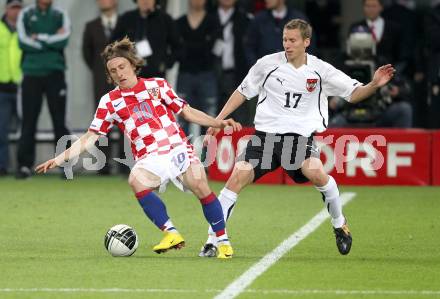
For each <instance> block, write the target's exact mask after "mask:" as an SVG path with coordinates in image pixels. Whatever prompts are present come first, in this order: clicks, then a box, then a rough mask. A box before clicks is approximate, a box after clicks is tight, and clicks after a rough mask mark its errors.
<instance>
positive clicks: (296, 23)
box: [284, 19, 312, 39]
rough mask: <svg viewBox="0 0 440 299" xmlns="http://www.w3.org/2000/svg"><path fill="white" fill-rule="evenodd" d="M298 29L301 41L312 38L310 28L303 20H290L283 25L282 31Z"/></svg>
mask: <svg viewBox="0 0 440 299" xmlns="http://www.w3.org/2000/svg"><path fill="white" fill-rule="evenodd" d="M293 29H298V30H299V32H301V37H302V38H303V39H306V38H308V39H311V38H312V26H310V24H309V23H308V22H307V21H304V20H303V19H293V20H290V21H289V22H288V23H287V24H286V25H284V30H293Z"/></svg>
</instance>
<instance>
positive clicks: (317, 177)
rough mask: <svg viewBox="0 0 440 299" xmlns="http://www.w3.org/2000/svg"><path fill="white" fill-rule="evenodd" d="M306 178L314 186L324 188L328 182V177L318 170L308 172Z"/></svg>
mask: <svg viewBox="0 0 440 299" xmlns="http://www.w3.org/2000/svg"><path fill="white" fill-rule="evenodd" d="M307 178H308V179H309V180H310V182H311V183H312V184H313V185H315V186H324V185H326V184H327V182H328V175H327V174H326V173H325V172H323V171H320V170H318V169H317V170H312V171H309V173H308V175H307Z"/></svg>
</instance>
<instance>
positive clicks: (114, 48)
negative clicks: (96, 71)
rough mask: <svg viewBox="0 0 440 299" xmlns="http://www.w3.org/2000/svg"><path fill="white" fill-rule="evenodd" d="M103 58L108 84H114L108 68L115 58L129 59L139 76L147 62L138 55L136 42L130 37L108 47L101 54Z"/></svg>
mask: <svg viewBox="0 0 440 299" xmlns="http://www.w3.org/2000/svg"><path fill="white" fill-rule="evenodd" d="M101 57H102V60H103V62H104V66H105V73H106V74H107V81H108V83H114V82H113V79H112V78H111V76H110V73H109V71H108V68H107V62H109V61H110V60H112V59H113V58H116V57H123V58H125V59H127V60H128V61H129V62H130V63H131V65H133V66H134V68H135V73H136V75H137V74H139V72H140V70H141V68H142V67H143V66H144V65H145V61H144V60H143V59H142V58H140V57H139V56H138V55H137V52H136V47H135V44H134V42H132V41H131V40H130V39H129V38H128V37H124V38H123V39H121V40H118V41H115V42H113V43H111V44H109V45H107V46H106V47H105V49H104V51H103V52H102V53H101Z"/></svg>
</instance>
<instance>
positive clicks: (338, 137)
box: [207, 128, 440, 186]
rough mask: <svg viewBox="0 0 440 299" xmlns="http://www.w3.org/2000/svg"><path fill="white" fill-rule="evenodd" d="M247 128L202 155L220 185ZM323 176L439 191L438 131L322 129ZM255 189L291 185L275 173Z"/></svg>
mask: <svg viewBox="0 0 440 299" xmlns="http://www.w3.org/2000/svg"><path fill="white" fill-rule="evenodd" d="M253 133H254V129H253V128H244V129H243V130H242V131H240V132H236V133H229V134H228V132H226V133H224V132H222V133H220V134H219V135H217V136H216V140H217V143H211V145H210V147H209V148H208V151H207V159H208V160H213V161H211V162H212V163H209V165H210V166H209V177H210V179H212V180H218V181H225V180H227V178H228V177H229V175H230V174H231V172H232V168H233V165H234V160H235V158H236V157H237V155H238V154H239V153H241V152H242V151H243V149H244V148H245V146H246V143H247V141H248V140H249V138H250V136H251V135H252V134H253ZM316 140H317V145H318V146H319V147H320V150H321V160H322V161H323V164H324V168H325V170H326V171H327V172H328V173H329V174H331V175H332V176H333V177H335V179H336V180H337V182H338V183H339V184H341V185H419V186H426V185H440V155H439V152H440V131H428V130H421V129H379V128H372V129H328V130H327V131H325V132H324V133H321V134H318V135H317V136H316ZM257 183H260V184H294V182H293V181H292V180H291V179H290V178H289V177H288V176H287V174H286V173H285V172H284V171H282V170H281V169H278V170H277V171H275V172H272V173H269V174H267V175H266V176H264V177H262V178H261V179H260V180H258V181H257Z"/></svg>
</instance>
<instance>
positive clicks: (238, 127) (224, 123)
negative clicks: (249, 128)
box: [221, 118, 242, 132]
mask: <svg viewBox="0 0 440 299" xmlns="http://www.w3.org/2000/svg"><path fill="white" fill-rule="evenodd" d="M226 127H232V129H233V130H234V132H237V131H240V130H241V129H242V126H241V124H240V123H239V122H236V121H235V120H233V119H232V118H228V119H224V120H222V121H221V128H226Z"/></svg>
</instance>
